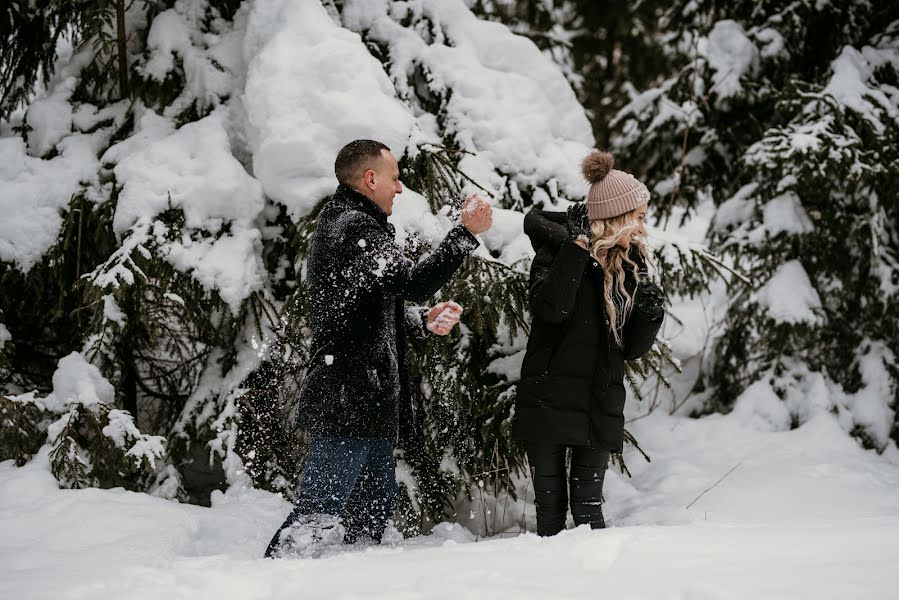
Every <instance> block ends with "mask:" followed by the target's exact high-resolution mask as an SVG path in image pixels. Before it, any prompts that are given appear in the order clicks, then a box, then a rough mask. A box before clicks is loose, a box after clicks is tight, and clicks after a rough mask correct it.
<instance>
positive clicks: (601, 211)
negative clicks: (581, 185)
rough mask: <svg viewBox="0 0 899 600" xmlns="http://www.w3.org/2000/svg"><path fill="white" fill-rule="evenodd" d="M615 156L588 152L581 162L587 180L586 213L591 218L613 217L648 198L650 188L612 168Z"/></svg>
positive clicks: (635, 206)
mask: <svg viewBox="0 0 899 600" xmlns="http://www.w3.org/2000/svg"><path fill="white" fill-rule="evenodd" d="M614 164H615V159H614V158H613V157H612V155H611V154H609V153H608V152H600V151H598V150H596V151H594V152H591V153H590V154H589V155H588V156H587V158H585V159H584V163H583V164H582V165H581V169H582V170H583V173H584V177H586V178H587V181H589V182H590V191H589V192H587V216H588V217H589V218H590V220H591V221H596V220H598V219H612V218H614V217H618V216H620V215H623V214H625V213H628V212H630V211H632V210H634V209H636V208H639V207H640V206H643V205H644V204H646V203H647V202H649V190H648V189H646V186H645V185H643V184H642V183H640V182H639V181H638V180H637V178H636V177H634V176H633V175H631V174H630V173H625V172H624V171H618V170H615V169H613V168H612V166H613V165H614Z"/></svg>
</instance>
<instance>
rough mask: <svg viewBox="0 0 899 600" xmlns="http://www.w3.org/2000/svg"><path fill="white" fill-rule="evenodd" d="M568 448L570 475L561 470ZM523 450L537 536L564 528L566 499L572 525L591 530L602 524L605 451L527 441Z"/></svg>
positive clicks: (606, 462) (606, 455) (606, 453)
mask: <svg viewBox="0 0 899 600" xmlns="http://www.w3.org/2000/svg"><path fill="white" fill-rule="evenodd" d="M568 448H571V472H570V474H569V473H566V469H565V451H566V450H567V449H568ZM527 453H528V462H529V463H530V465H531V478H532V479H533V481H534V496H535V500H534V503H535V504H536V506H537V534H538V535H555V534H557V533H559V532H560V531H562V530H563V529H565V519H566V516H567V514H568V505H569V498H570V501H571V516H572V517H574V523H575V525H586V524H589V525H590V527H591V528H593V529H602V528H604V527H605V526H606V524H605V521H604V520H603V517H602V505H601V502H602V482H603V478H604V477H605V474H606V466H607V465H608V463H609V452H608V450H597V449H595V448H587V447H585V446H565V445H563V444H553V443H547V442H529V443H528V444H527ZM569 489H570V494H569Z"/></svg>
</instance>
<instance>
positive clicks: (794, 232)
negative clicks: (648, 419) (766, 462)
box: [613, 0, 899, 450]
mask: <svg viewBox="0 0 899 600" xmlns="http://www.w3.org/2000/svg"><path fill="white" fill-rule="evenodd" d="M897 19H899V11H897V8H896V6H895V4H894V3H889V2H864V3H862V2H848V1H843V2H812V1H805V0H803V1H800V2H792V3H790V4H789V5H786V6H784V5H782V4H781V3H776V2H766V3H761V4H759V3H755V2H735V3H730V4H727V5H726V6H725V5H720V4H719V3H714V2H696V1H691V2H680V3H678V4H676V5H675V6H674V7H672V8H671V9H670V10H669V11H668V12H667V14H666V16H665V19H664V21H663V29H664V34H663V36H662V37H661V38H660V43H661V44H662V45H663V46H664V47H665V48H667V49H669V51H670V53H671V57H670V60H671V61H672V64H673V65H674V69H673V70H672V72H671V75H670V76H668V77H667V78H664V79H662V80H660V81H659V82H658V83H657V84H656V85H655V86H654V87H652V88H650V89H648V90H646V91H644V92H642V93H640V94H637V95H635V96H634V97H633V99H632V100H631V102H630V103H629V104H628V105H627V106H626V107H625V108H624V109H623V110H622V111H621V112H620V113H619V115H618V116H617V118H616V121H615V122H614V123H613V127H614V128H615V130H616V131H617V132H618V133H617V134H616V136H615V138H614V145H615V148H616V149H618V150H619V151H620V152H622V153H624V154H626V155H629V156H636V157H639V158H640V160H641V161H642V163H643V164H644V165H645V166H646V173H647V177H648V179H650V180H651V181H652V184H653V186H654V191H655V192H656V193H658V194H659V195H660V196H661V197H663V198H666V199H667V200H666V201H665V203H664V210H665V211H666V214H667V215H674V216H675V217H676V218H679V217H680V216H694V217H695V216H700V217H703V216H704V217H706V218H708V219H709V220H710V221H711V225H710V228H709V231H708V239H709V242H710V244H711V245H712V247H713V248H714V249H716V250H718V251H720V252H722V253H724V254H725V255H726V256H727V257H728V258H729V260H730V261H731V262H732V264H733V265H734V266H735V267H736V268H737V269H738V270H739V271H740V272H742V273H743V274H744V275H745V276H746V278H747V283H748V285H744V286H737V288H736V289H734V290H732V293H731V294H730V295H729V296H728V297H727V299H726V301H725V302H726V304H725V305H724V306H725V310H726V317H725V320H724V323H723V325H722V326H721V327H720V328H719V331H718V332H717V334H716V340H715V344H714V345H713V347H712V348H711V349H710V351H709V352H708V353H707V357H706V358H707V359H708V360H707V362H706V368H704V369H703V371H702V372H701V373H700V374H699V376H698V378H697V382H696V390H697V391H702V395H701V396H702V397H704V398H705V403H704V404H703V405H702V407H701V408H699V410H718V411H722V410H723V411H729V410H731V409H733V410H736V411H739V412H740V413H741V414H744V415H745V416H746V419H747V420H750V421H751V420H760V421H762V422H765V423H766V424H767V425H766V426H770V427H774V428H777V429H782V428H789V427H793V426H796V425H798V424H801V423H803V422H805V421H806V420H808V419H810V418H811V417H812V416H814V415H815V414H816V413H818V412H820V411H830V412H832V413H834V414H836V415H837V418H838V419H839V421H840V423H841V424H842V425H843V426H844V427H845V429H846V430H847V431H851V432H852V433H853V434H854V435H855V436H857V437H858V438H860V439H861V441H862V442H863V443H864V444H865V445H866V446H870V447H874V448H877V449H879V450H883V449H884V448H885V447H886V446H887V445H888V444H889V443H890V438H891V437H892V439H893V440H896V439H897V433H899V430H897V429H896V426H895V423H896V421H895V418H896V417H895V415H896V399H897V383H899V377H897V376H899V371H897V363H896V355H897V352H899V335H897V331H899V329H897V325H899V321H897V319H899V303H897V290H899V287H897V282H899V262H897V260H899V232H897V229H896V224H897V223H899V214H897V208H899V201H897V198H899V196H897V187H896V182H897V175H899V170H897V169H899V160H897V159H899V156H897V150H896V149H897V147H899V146H897V143H896V142H897V135H899V99H897V95H896V92H895V90H896V84H897V75H896V73H897V68H899V21H897ZM683 207H685V209H686V210H684V209H683ZM680 283H681V282H677V281H672V282H670V284H671V285H674V286H680V287H681V288H682V291H687V288H689V287H690V286H689V285H682V286H681V285H680ZM683 283H689V281H687V282H683ZM735 283H738V282H735ZM753 288H755V289H753Z"/></svg>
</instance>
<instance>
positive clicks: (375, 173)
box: [365, 150, 403, 215]
mask: <svg viewBox="0 0 899 600" xmlns="http://www.w3.org/2000/svg"><path fill="white" fill-rule="evenodd" d="M365 180H366V181H365V183H366V186H367V187H368V189H369V191H370V192H371V195H370V197H371V199H372V200H373V201H374V203H375V204H377V205H378V206H380V207H381V210H383V211H384V212H385V213H387V214H388V215H390V214H393V197H394V196H396V195H397V194H401V193H403V186H402V184H401V183H400V167H399V165H398V164H397V162H396V159H395V158H394V157H393V154H391V153H390V152H388V151H387V150H381V160H379V161H378V163H377V165H376V166H375V168H374V169H370V170H369V171H367V172H366V174H365Z"/></svg>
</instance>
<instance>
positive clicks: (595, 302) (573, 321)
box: [512, 210, 662, 452]
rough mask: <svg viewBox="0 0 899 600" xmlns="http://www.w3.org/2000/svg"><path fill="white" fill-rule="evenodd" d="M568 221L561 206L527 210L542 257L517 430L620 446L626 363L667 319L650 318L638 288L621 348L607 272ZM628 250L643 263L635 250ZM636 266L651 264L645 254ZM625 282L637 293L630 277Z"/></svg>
mask: <svg viewBox="0 0 899 600" xmlns="http://www.w3.org/2000/svg"><path fill="white" fill-rule="evenodd" d="M564 223H565V213H563V212H547V211H540V210H532V211H531V212H530V213H528V214H527V215H526V216H525V220H524V229H525V233H527V234H528V236H529V237H530V238H531V243H532V244H533V246H534V250H535V251H536V255H535V257H534V261H533V263H532V265H531V277H530V292H529V293H530V308H531V317H532V321H531V335H530V338H529V339H528V345H527V350H526V351H525V357H524V362H523V363H522V367H521V381H520V382H519V384H518V391H517V400H516V406H515V417H514V421H513V429H512V431H513V435H514V436H515V437H516V438H518V439H522V440H531V441H545V442H554V443H559V444H570V445H575V446H591V447H594V448H601V449H605V450H609V451H612V452H620V451H621V449H622V444H623V438H624V435H623V433H624V415H623V410H624V400H625V389H624V361H625V360H632V359H635V358H639V357H641V356H643V355H644V354H645V353H646V352H648V351H649V350H650V348H652V344H653V342H654V340H655V337H656V334H657V333H658V331H659V328H660V327H661V325H662V317H658V318H657V319H651V318H649V317H647V316H646V313H647V312H651V311H647V310H645V308H646V306H645V304H644V305H641V302H644V303H645V302H646V301H647V298H641V295H640V294H637V296H636V297H635V299H634V305H635V306H634V308H633V310H632V311H631V314H630V316H629V318H628V321H627V322H626V323H625V325H624V329H623V332H622V342H623V347H619V346H618V344H617V343H616V342H615V338H614V337H612V333H611V330H610V327H609V320H608V317H607V315H606V309H605V302H604V301H603V296H602V288H603V270H602V268H601V267H600V266H599V265H598V263H597V262H596V261H595V260H594V259H593V257H592V256H591V255H590V253H589V252H587V251H586V250H584V249H583V248H581V247H579V246H578V245H576V244H575V243H574V242H572V241H570V240H569V236H568V233H567V230H566V228H565V225H564ZM630 256H631V259H632V260H635V262H638V258H639V256H638V253H637V252H636V251H634V252H632V254H631V255H630ZM638 264H641V266H642V267H643V268H645V265H642V260H641V261H639V262H638ZM647 283H648V282H647ZM625 286H626V288H627V289H628V292H629V293H631V294H634V293H635V289H636V287H637V286H636V282H635V281H634V280H633V277H632V276H629V277H628V278H626V280H625ZM656 290H658V288H656ZM657 312H660V311H658V310H657Z"/></svg>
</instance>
